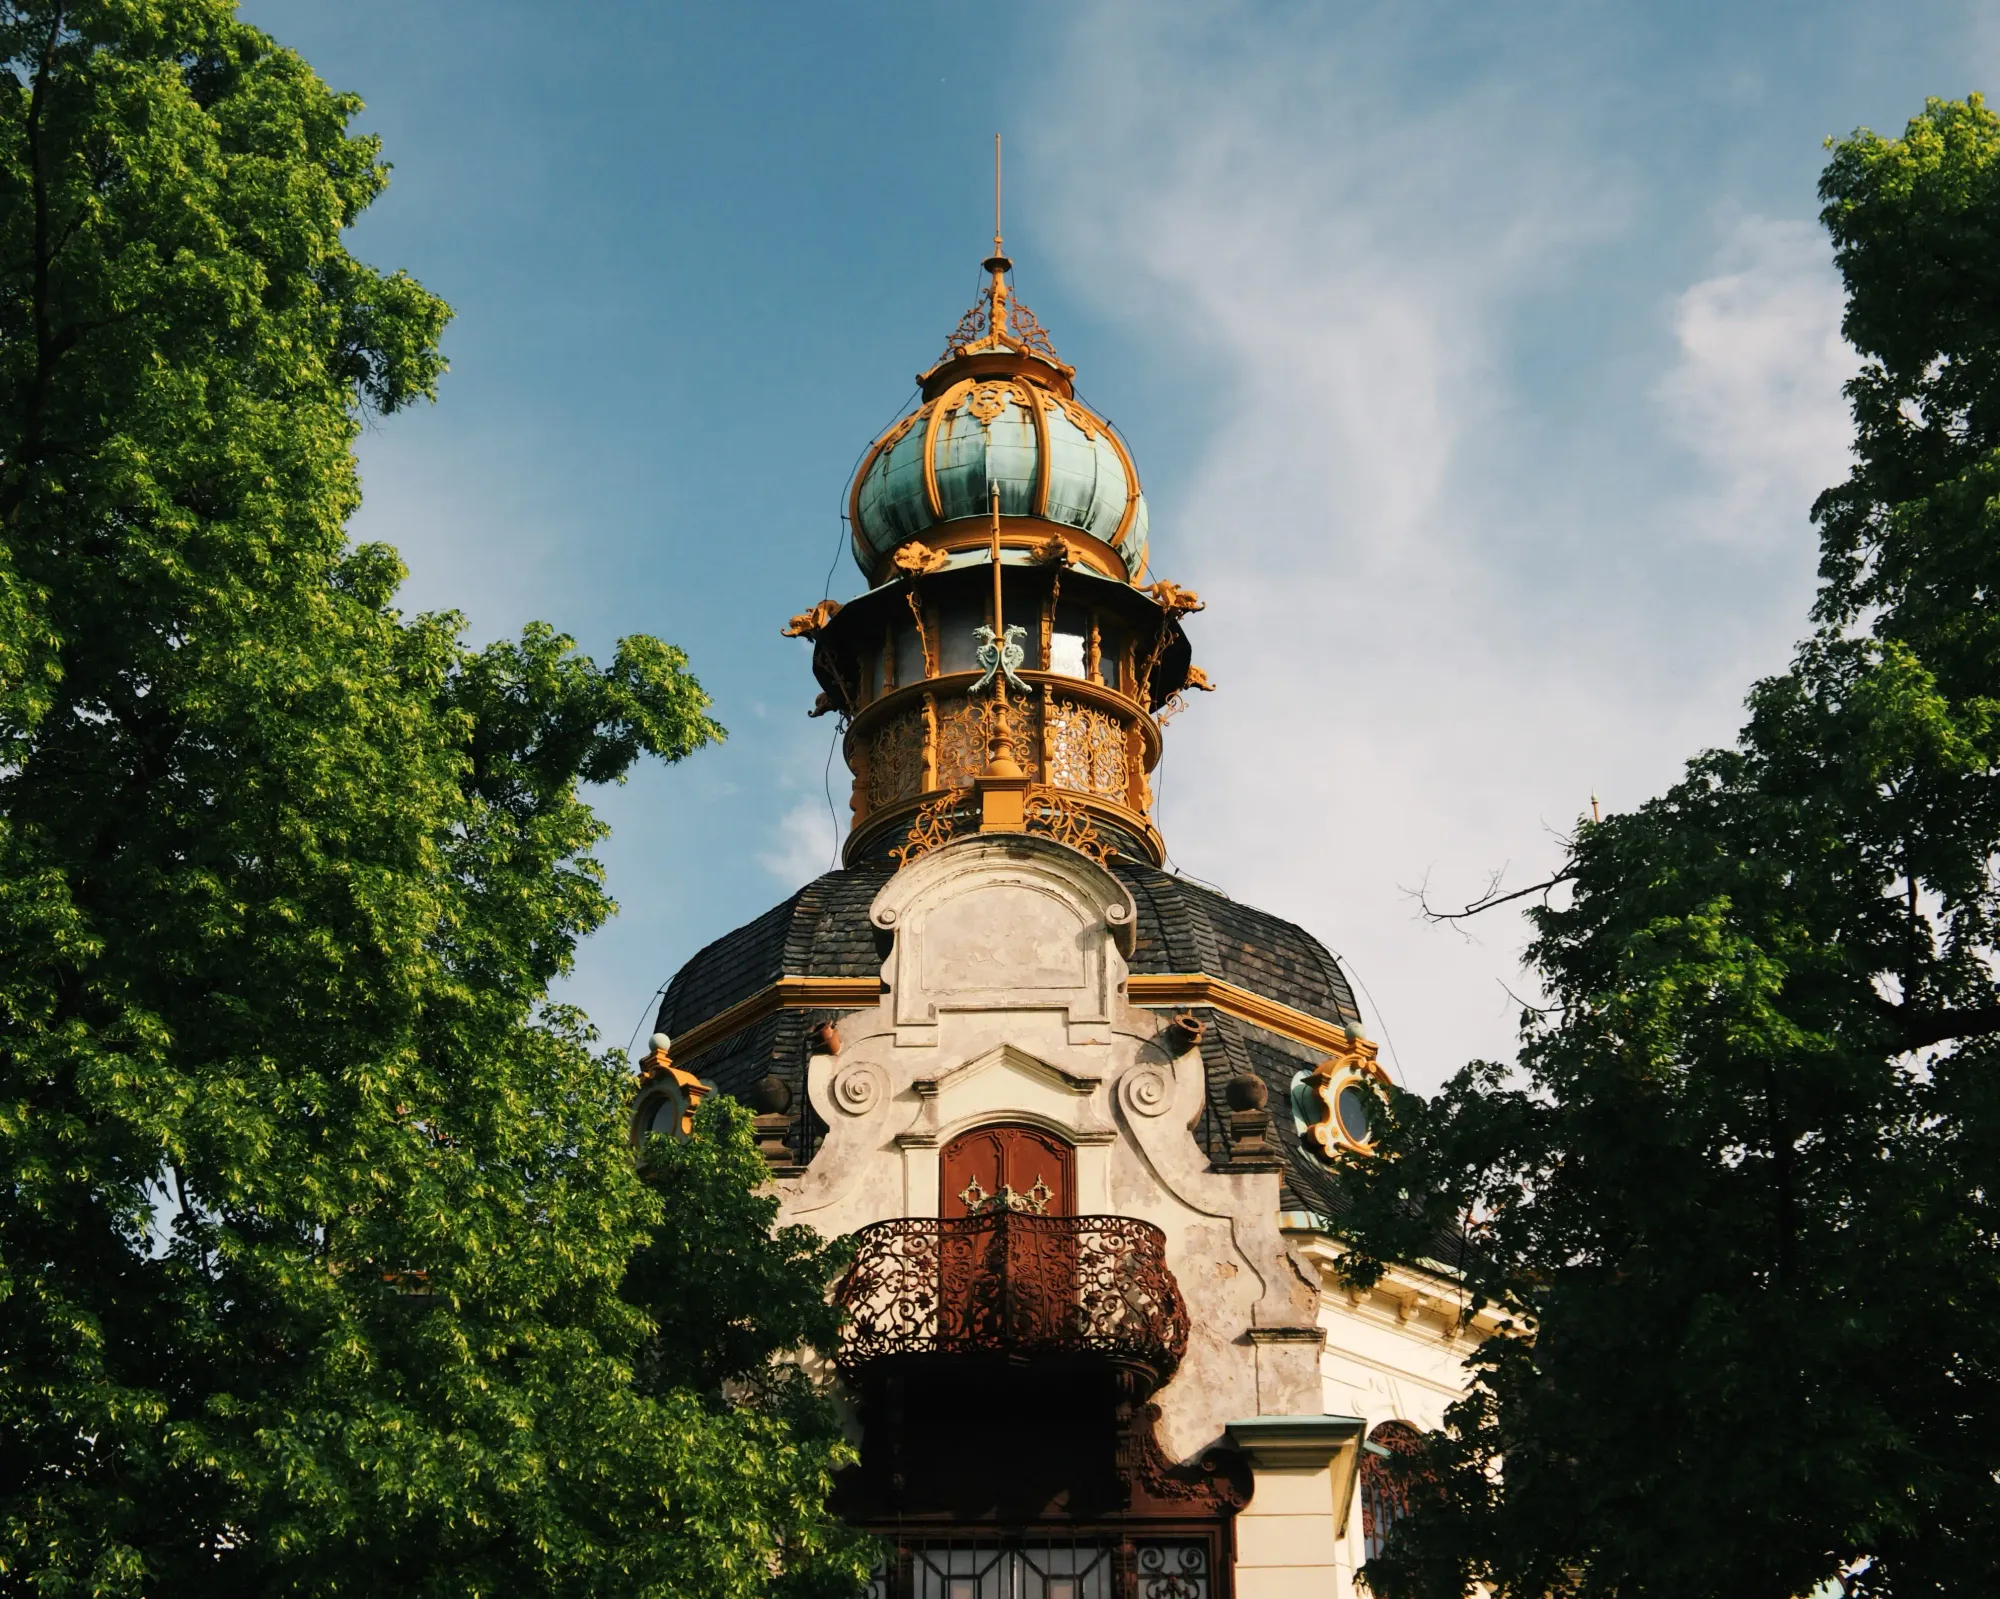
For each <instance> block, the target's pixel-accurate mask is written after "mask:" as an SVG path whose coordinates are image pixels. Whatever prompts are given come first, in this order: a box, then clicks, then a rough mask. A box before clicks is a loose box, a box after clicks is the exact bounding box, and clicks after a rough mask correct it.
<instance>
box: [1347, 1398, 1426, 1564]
mask: <svg viewBox="0 0 2000 1599" xmlns="http://www.w3.org/2000/svg"><path fill="white" fill-rule="evenodd" d="M1361 1449H1362V1454H1361V1545H1362V1548H1363V1549H1364V1550H1365V1551H1366V1553H1367V1558H1368V1559H1370V1560H1373V1559H1375V1558H1376V1557H1378V1556H1379V1555H1380V1554H1381V1553H1382V1551H1383V1550H1384V1549H1385V1548H1387V1547H1388V1543H1389V1529H1390V1528H1391V1527H1393V1526H1395V1525H1396V1523H1397V1522H1399V1521H1401V1520H1402V1519H1403V1518H1404V1517H1405V1516H1407V1515H1408V1514H1409V1513H1410V1508H1411V1507H1410V1499H1411V1490H1412V1489H1413V1488H1417V1487H1420V1486H1421V1485H1422V1482H1423V1476H1424V1473H1423V1470H1422V1468H1421V1467H1420V1466H1418V1465H1417V1464H1416V1462H1417V1460H1418V1457H1420V1456H1421V1455H1422V1454H1423V1435H1422V1434H1421V1433H1419V1432H1418V1431H1417V1429H1416V1428H1414V1427H1412V1426H1411V1425H1410V1424H1409V1423H1408V1422H1407V1421H1385V1422H1382V1423H1381V1424H1380V1425H1378V1426H1376V1427H1375V1428H1374V1429H1373V1430H1372V1431H1371V1432H1370V1433H1369V1434H1368V1440H1367V1442H1366V1443H1364V1444H1363V1445H1362V1446H1361Z"/></svg>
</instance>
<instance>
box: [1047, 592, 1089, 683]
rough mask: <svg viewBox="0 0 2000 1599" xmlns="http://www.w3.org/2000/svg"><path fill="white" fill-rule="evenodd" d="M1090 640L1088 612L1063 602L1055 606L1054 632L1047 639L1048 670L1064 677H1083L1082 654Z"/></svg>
mask: <svg viewBox="0 0 2000 1599" xmlns="http://www.w3.org/2000/svg"><path fill="white" fill-rule="evenodd" d="M1089 639H1090V612H1089V611H1088V610H1087V609H1085V608H1084V607H1083V606H1081V605H1074V604H1071V603H1070V602H1069V601H1067V600H1064V601H1062V602H1060V603H1059V604H1058V605H1057V606H1056V626H1055V632H1054V633H1053V634H1051V635H1050V637H1049V670H1050V671H1051V672H1061V673H1062V674H1063V675H1064V676H1066V677H1082V676H1083V652H1084V647H1085V645H1086V644H1087V643H1088V642H1089Z"/></svg>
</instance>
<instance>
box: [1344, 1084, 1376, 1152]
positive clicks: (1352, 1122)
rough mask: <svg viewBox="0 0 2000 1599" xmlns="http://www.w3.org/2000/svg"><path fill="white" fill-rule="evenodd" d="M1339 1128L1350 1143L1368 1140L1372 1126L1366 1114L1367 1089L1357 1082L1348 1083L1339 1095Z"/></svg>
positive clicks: (1367, 1109) (1361, 1142)
mask: <svg viewBox="0 0 2000 1599" xmlns="http://www.w3.org/2000/svg"><path fill="white" fill-rule="evenodd" d="M1339 1111H1340V1130H1341V1132H1343V1133H1344V1134H1346V1136H1347V1140H1348V1142H1349V1143H1352V1144H1365V1143H1367V1142H1368V1140H1369V1138H1370V1136H1371V1134H1372V1132H1373V1128H1372V1127H1371V1126H1370V1121H1371V1118H1370V1116H1369V1114H1368V1112H1369V1105H1368V1090H1367V1089H1365V1088H1363V1087H1362V1086H1361V1085H1360V1084H1359V1083H1348V1084H1347V1085H1346V1086H1345V1087H1343V1088H1342V1089H1341V1091H1340V1095H1339Z"/></svg>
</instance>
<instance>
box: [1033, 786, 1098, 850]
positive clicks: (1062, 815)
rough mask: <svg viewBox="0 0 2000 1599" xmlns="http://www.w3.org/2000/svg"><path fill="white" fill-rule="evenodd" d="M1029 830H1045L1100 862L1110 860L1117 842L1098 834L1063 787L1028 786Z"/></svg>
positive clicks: (1040, 831)
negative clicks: (1111, 842) (1063, 792)
mask: <svg viewBox="0 0 2000 1599" xmlns="http://www.w3.org/2000/svg"><path fill="white" fill-rule="evenodd" d="M1027 810H1028V818H1027V819H1028V830H1029V831H1030V832H1032V833H1046V834H1047V835H1048V836H1049V837H1050V838H1052V839H1054V840H1055V841H1056V842H1057V843H1058V844H1067V845H1068V846H1069V847H1070V848H1071V849H1073V850H1076V851H1078V852H1080V853H1082V854H1084V855H1088V856H1089V857H1090V858H1091V859H1092V860H1094V861H1095V862H1097V864H1098V865H1099V866H1105V865H1108V864H1109V863H1110V860H1111V857H1112V856H1113V855H1116V854H1117V853H1118V850H1117V846H1115V845H1113V844H1110V843H1107V842H1106V841H1105V840H1104V839H1102V838H1100V837H1099V836H1098V832H1097V829H1096V827H1095V826H1094V825H1092V823H1091V820H1090V818H1089V817H1088V816H1087V815H1085V814H1084V812H1083V811H1082V810H1080V809H1079V808H1078V807H1076V806H1075V805H1072V804H1071V803H1070V802H1069V800H1068V799H1067V798H1066V797H1064V795H1063V794H1062V793H1061V791H1060V790H1057V789H1053V788H1045V787H1035V788H1031V789H1029V790H1028V806H1027Z"/></svg>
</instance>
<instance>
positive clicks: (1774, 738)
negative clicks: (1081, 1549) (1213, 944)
mask: <svg viewBox="0 0 2000 1599" xmlns="http://www.w3.org/2000/svg"><path fill="white" fill-rule="evenodd" d="M1821 198H1822V200H1823V201H1824V204H1825V209H1824V212H1823V213H1822V215H1823V219H1824V221H1825V224H1826V226H1827V228H1828V229H1829V231H1830V233H1831V234H1832V238H1833V242H1834V246H1835V251H1836V259H1837V263H1838V266H1839V268H1840V271H1841V273H1842V275H1843V278H1844V279H1845V283H1846V288H1847V316H1846V321H1845V324H1844V326H1845V331H1846V333H1847V336H1848V338H1849V339H1850V340H1851V341H1852V342H1853V344H1854V345H1855V346H1856V347H1857V349H1859V350H1860V351H1861V353H1862V354H1863V356H1864V357H1865V361H1866V364H1865V366H1864V368H1863V370H1862V372H1861V373H1860V375H1859V376H1858V377H1856V378H1855V379H1854V381H1853V382H1852V384H1851V385H1850V387H1849V394H1850V398H1851V400H1852V404H1853V411H1854V417H1855V423H1856V441H1855V464H1854V469H1853V472H1852V475H1851V476H1850V477H1849V479H1848V480H1847V482H1845V483H1844V484H1842V485H1840V486H1839V487H1837V488H1834V489H1831V490H1829V491H1828V492H1827V493H1826V494H1825V495H1823V496H1822V497H1821V498H1820V500H1819V502H1818V504H1817V505H1816V507H1815V509H1814V517H1815V520H1816V521H1817V523H1818V525H1819V528H1820V533H1821V540H1822V550H1823V559H1822V566H1821V577H1822V584H1821V590H1820V595H1819V599H1818V604H1817V614H1816V619H1817V622H1818V624H1819V630H1818V631H1817V632H1816V633H1815V634H1814V635H1813V636H1812V637H1811V638H1810V639H1809V640H1808V641H1807V642H1806V643H1805V644H1804V645H1802V646H1801V648H1800V650H1799V652H1798V655H1797V657H1796V659H1795V661H1794V662H1793V665H1792V668H1791V670H1790V671H1789V672H1787V673H1785V674H1784V675H1782V676H1779V677H1775V678H1772V679H1768V680H1766V681H1763V682H1760V683H1759V684H1758V685H1757V686H1756V687H1755V689H1754V690H1753V692H1752V694H1751V696H1750V701H1749V719H1748V722H1747V724H1746V726H1745V727H1744V729H1743V731H1742V733H1741V735H1740V737H1739V739H1738V741H1737V743H1736V745H1735V746H1734V747H1733V748H1730V749H1726V750H1713V751H1709V752H1707V753H1705V754H1703V755H1701V756H1699V757H1697V758H1696V759H1695V760H1693V761H1692V762H1690V763H1689V765H1688V768H1687V772H1686V776H1685V777H1684V778H1683V780H1682V781H1681V782H1679V783H1678V784H1677V785H1675V787H1673V788H1672V789H1671V790H1670V791H1669V792H1668V793H1666V794H1665V795H1663V796H1662V797H1660V798H1659V799H1657V800H1654V801H1652V802H1650V803H1649V804H1647V805H1644V806H1642V807H1641V808H1640V809H1638V810H1637V811H1635V812H1633V813H1631V814H1629V815H1614V816H1608V817H1606V818H1605V819H1604V820H1603V821H1602V822H1599V823H1593V822H1583V823H1581V824H1580V825H1579V827H1578V831H1577V834H1576V837H1575V839H1574V842H1573V845H1572V848H1571V851H1570V855H1569V859H1568V862H1567V864H1566V868H1565V871H1564V873H1563V876H1564V878H1565V880H1566V883H1567V888H1568V892H1567V894H1566V895H1560V896H1557V897H1556V898H1554V899H1552V900H1551V902H1550V903H1549V904H1548V905H1547V906H1545V907H1541V908H1537V909H1535V910H1534V911H1533V912H1531V915H1532V918H1533V924H1534V938H1533V942H1532V944H1531V946H1530V960H1531V962H1532V964H1533V966H1534V968H1535V969H1536V971H1537V972H1538V973H1539V975H1540V977H1541V980H1542V983H1543V985H1544V991H1545V993H1546V995H1547V999H1548V1006H1549V1008H1548V1009H1547V1010H1546V1011H1543V1012H1537V1013H1533V1014H1530V1015H1529V1016H1528V1017H1527V1018H1526V1019H1525V1022H1524V1029H1523V1045H1522V1052H1521V1056H1520V1060H1519V1063H1518V1065H1517V1066H1516V1067H1514V1068H1504V1067H1501V1066H1497V1065H1493V1064H1485V1063H1481V1064H1475V1065H1473V1066H1471V1067H1469V1068H1467V1069H1466V1070H1465V1071H1464V1072H1462V1073H1461V1074H1460V1075H1459V1076H1458V1077H1456V1078H1455V1079H1454V1080H1453V1081H1452V1082H1451V1083H1450V1084H1448V1085H1447V1087H1446V1088H1445V1089H1444V1090H1443V1092H1442V1093H1441V1094H1439V1095H1438V1096H1437V1097H1436V1098H1435V1099H1434V1100H1430V1101H1425V1100H1422V1099H1420V1098H1417V1097H1415V1096H1412V1095H1405V1094H1398V1095H1394V1096H1393V1104H1392V1106H1391V1107H1390V1111H1391V1114H1390V1118H1389V1120H1390V1122H1391V1124H1392V1125H1391V1127H1390V1130H1389V1132H1388V1134H1387V1135H1386V1140H1385V1147H1386V1149H1387V1151H1388V1153H1389V1155H1390V1157H1391V1158H1390V1159H1388V1160H1387V1161H1384V1162H1380V1163H1377V1164H1375V1165H1374V1166H1373V1168H1372V1169H1361V1168H1359V1167H1357V1169H1356V1170H1355V1171H1354V1172H1353V1173H1352V1174H1351V1180H1352V1182H1353V1183H1354V1185H1355V1188H1356V1192H1357V1195H1358V1198H1359V1208H1358V1211H1357V1222H1356V1236H1357V1241H1358V1243H1359V1246H1360V1253H1359V1255H1358V1256H1357V1258H1356V1261H1355V1268H1354V1269H1355V1271H1356V1273H1357V1275H1358V1276H1359V1277H1361V1278H1363V1279H1364V1280H1365V1279H1366V1278H1368V1277H1369V1276H1370V1275H1371V1274H1373V1273H1376V1272H1379V1270H1380V1269H1381V1268H1382V1263H1383V1262H1385V1261H1387V1260H1391V1259H1396V1258H1406V1259H1407V1258H1411V1257H1412V1255H1413V1254H1415V1253H1416V1252H1418V1251H1419V1250H1421V1249H1422V1247H1423V1242H1424V1240H1425V1239H1426V1238H1427V1237H1428V1236H1429V1235H1430V1234H1432V1233H1434V1232H1435V1230H1436V1229H1437V1228H1438V1227H1440V1226H1446V1227H1451V1228H1453V1229H1456V1230H1462V1231H1463V1232H1464V1233H1465V1235H1466V1242H1467V1245H1468V1253H1467V1261H1468V1265H1467V1278H1468V1287H1469V1288H1470V1290H1471V1291H1472V1294H1473V1295H1474V1296H1475V1297H1477V1298H1478V1299H1480V1300H1482V1301H1484V1302H1486V1303H1489V1304H1495V1305H1498V1306H1500V1307H1502V1308H1503V1309H1504V1310H1505V1311H1506V1312H1507V1313H1508V1314H1509V1315H1510V1316H1511V1318H1512V1322H1513V1329H1514V1330H1513V1332H1512V1334H1511V1335H1509V1336H1504V1337H1499V1338H1494V1339H1492V1340H1489V1341H1488V1342H1487V1343H1486V1344H1485V1345H1484V1346H1483V1347H1482V1348H1481V1349H1480V1350H1479V1352H1478V1353H1477V1355H1476V1356H1475V1357H1474V1359H1473V1361H1472V1362H1471V1367H1472V1376H1473V1379H1474V1381H1473V1386H1472V1388H1471V1391H1470V1393H1469V1395H1468V1397H1467V1398H1466V1399H1465V1400H1463V1402H1461V1403H1459V1404H1458V1405H1456V1406H1455V1407H1454V1408H1453V1409H1452V1411H1451V1412H1450V1414H1449V1417H1448V1420H1447V1424H1446V1426H1445V1428H1444V1429H1443V1431H1441V1432H1439V1433H1437V1434H1433V1435H1431V1437H1430V1438H1429V1440H1428V1443H1427V1448H1426V1450H1425V1453H1424V1454H1423V1456H1422V1457H1421V1459H1420V1460H1419V1461H1418V1463H1417V1464H1416V1466H1415V1467H1414V1468H1413V1472H1412V1477H1411V1487H1412V1490H1413V1492H1414V1496H1415V1501H1416V1508H1415V1509H1414V1511H1413V1513H1412V1514H1411V1515H1410V1516H1409V1518H1408V1519H1407V1520H1405V1521H1404V1522H1402V1523H1401V1524H1399V1525H1398V1527H1397V1528H1396V1530H1395V1533H1394V1536H1393V1537H1392V1539H1391V1542H1390V1544H1389V1547H1388V1550H1387V1551H1386V1553H1385V1555H1384V1556H1383V1557H1382V1558H1380V1559H1379V1560H1377V1561H1375V1562H1373V1563H1371V1565H1370V1567H1369V1571H1368V1576H1369V1581H1370V1584H1371V1586H1372V1587H1373V1588H1374V1590H1375V1591H1376V1592H1378V1593H1381V1594H1384V1595H1386V1596H1395V1599H1405V1596H1407V1599H1418V1596H1422V1599H1431V1596H1442V1595H1453V1596H1456V1595H1459V1594H1462V1593H1464V1592H1466V1591H1467V1589H1468V1584H1469V1583H1470V1582H1471V1581H1473V1580H1475V1579H1478V1580H1483V1581H1485V1582H1488V1583H1490V1584H1492V1585H1493V1587H1494V1589H1495V1590H1496V1591H1497V1592H1498V1593H1499V1594H1502V1595H1508V1596H1514V1595H1519V1596H1528V1595H1535V1596H1540V1595H1545V1594H1561V1595H1589V1596H1610V1595H1617V1596H1621V1599H1630V1596H1639V1595H1655V1594H1659V1595H1665V1594H1672V1595H1675V1596H1678V1599H1689V1596H1701V1595H1717V1596H1720V1595H1729V1596H1731V1599H1760V1596H1769V1599H1789V1596H1793V1595H1800V1594H1804V1593H1807V1592H1810V1591H1812V1590H1813V1589H1814V1588H1815V1586H1816V1585H1818V1584H1821V1583H1823V1582H1826V1581H1829V1580H1832V1579H1834V1578H1835V1577H1836V1576H1837V1575H1838V1574H1841V1573H1845V1574H1846V1580H1847V1582H1848V1583H1849V1585H1850V1589H1851V1591H1855V1592H1865V1593H1878V1594H1885V1595H1886V1594H1892V1593H1893V1594H1895V1595H1899V1596H1904V1599H1909V1596H1915V1595H1930V1594H1937V1595H1942V1594H1972V1593H1986V1592H1992V1591H1995V1590H1996V1588H2000V1484H1996V1472H2000V1331H1996V1328H2000V1258H1997V1257H1996V1244H1997V1243H2000V1215H1996V1209H1995V1205H1996V1197H1997V1196H1996V1184H2000V1075H1996V1074H2000V977H1996V973H2000V878H1996V870H1995V868H1996V863H2000V607H1996V604H1995V597H1996V589H1995V581H1996V578H2000V118H1996V117H1995V116H1994V115H1993V113H1991V112H1990V111H1989V110H1987V108H1986V107H1985V106H1984V104H1983V103H1982V102H1981V101H1980V100H1979V99H1978V98H1977V97H1974V98H1972V99H1970V100H1968V101H1966V102H1963V103H1945V102H1938V101H1933V102H1931V103H1930V104H1929V106H1928V107H1927V109H1926V110H1925V112H1924V114H1923V115H1921V116H1920V117H1918V118H1916V119H1915V120H1914V121H1912V122H1911V123H1910V125H1909V127H1908V129H1907V130H1906V131H1905V133H1904V135H1903V136H1902V137H1901V138H1898V139H1884V138H1881V137H1878V136H1877V135H1875V134H1872V133H1868V132H1860V133H1857V134H1855V135H1853V136H1852V137H1850V138H1848V139H1845V140H1843V141H1840V142H1839V143H1838V144H1836V145H1835V146H1834V147H1833V150H1832V154H1831V159H1830V161H1829V164H1828V166H1827V167H1826V170H1825V173H1824V176H1823V179H1822V183H1821Z"/></svg>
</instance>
